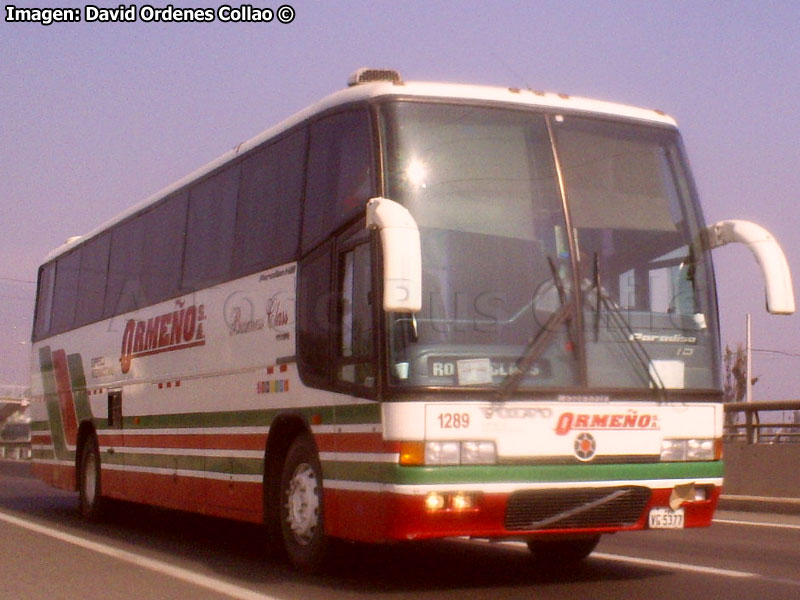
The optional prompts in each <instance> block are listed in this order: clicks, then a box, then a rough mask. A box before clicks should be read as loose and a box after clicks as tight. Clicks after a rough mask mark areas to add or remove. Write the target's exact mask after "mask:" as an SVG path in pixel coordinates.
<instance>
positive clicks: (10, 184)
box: [0, 0, 800, 400]
mask: <svg viewBox="0 0 800 600" xmlns="http://www.w3.org/2000/svg"><path fill="white" fill-rule="evenodd" d="M47 2H48V0H37V2H25V1H19V2H16V3H15V4H16V6H18V7H39V8H44V7H56V6H60V7H78V8H81V9H83V7H84V6H85V5H86V4H88V2H86V3H82V2H74V3H70V2H58V1H56V0H52V3H50V4H48V3H47ZM5 4H6V3H4V6H5ZM94 4H95V5H98V6H109V7H116V6H118V3H103V2H98V1H96V2H94ZM145 4H146V3H145V2H139V3H137V4H136V5H135V6H136V8H137V9H139V8H141V7H142V6H144V5H145ZM151 4H152V5H153V6H157V7H163V6H166V4H167V3H165V2H163V1H153V2H152V3H151ZM223 4H224V1H221V2H191V0H175V1H174V2H172V5H173V6H175V7H196V6H205V7H211V8H214V9H216V8H218V7H220V6H222V5H223ZM231 4H232V5H233V6H235V7H238V6H240V4H242V2H232V3H231ZM250 4H252V5H254V6H256V7H263V8H271V9H272V10H273V11H277V10H278V8H279V7H280V6H282V0H276V1H272V0H268V1H266V2H264V1H259V0H252V1H251V2H250ZM283 4H288V5H289V6H291V7H292V8H293V9H294V19H293V20H292V22H291V23H288V24H283V23H279V22H278V21H277V19H275V20H273V21H272V22H268V23H230V22H229V23H224V22H220V21H219V20H215V21H214V22H212V23H175V22H171V23H155V22H149V23H148V22H141V21H138V22H135V23H99V22H96V23H87V22H80V23H54V24H52V25H49V26H43V25H40V24H37V23H9V22H5V20H4V19H0V223H2V234H0V383H24V382H25V381H26V379H27V377H28V366H27V365H28V361H29V353H30V322H31V315H32V311H33V298H34V295H35V285H34V284H33V283H32V282H33V281H34V280H35V279H36V273H37V268H38V264H39V263H40V262H41V260H42V259H43V257H44V256H45V255H46V254H47V253H48V252H49V251H50V250H51V249H53V248H54V247H56V246H58V245H60V244H61V243H63V242H64V241H65V240H66V239H67V238H68V237H70V236H73V235H79V234H81V233H85V232H86V231H89V230H90V229H93V228H94V227H95V226H97V225H99V224H100V223H102V222H104V221H106V220H107V219H109V218H111V217H113V216H114V215H115V214H117V213H119V212H121V211H122V210H124V209H125V208H127V207H129V206H131V205H132V204H134V203H136V202H138V201H140V200H142V199H143V198H145V197H147V196H149V195H150V194H152V193H154V192H156V191H158V190H160V189H161V188H163V187H165V186H167V185H168V184H170V183H172V182H173V181H176V180H178V179H180V178H182V177H183V176H185V175H186V174H188V173H190V172H191V171H193V170H195V169H196V168H197V167H199V166H202V165H203V164H205V163H207V162H209V161H211V160H212V159H214V158H216V157H217V156H219V155H221V154H223V153H225V152H226V151H228V150H229V149H231V148H233V147H235V146H237V145H238V144H239V143H240V142H242V141H244V140H247V139H249V138H251V137H253V136H254V135H256V134H257V133H260V132H261V131H263V130H264V129H266V128H268V127H270V126H271V125H274V124H276V123H278V122H279V121H281V120H283V119H284V118H286V117H288V116H290V115H291V114H293V113H294V112H296V111H299V110H301V109H302V108H304V107H306V106H308V105H309V104H311V103H313V102H315V101H316V100H318V99H321V98H322V97H324V96H326V95H328V94H329V93H332V92H334V91H336V90H338V89H340V88H342V87H344V86H345V83H346V79H347V76H348V75H349V74H350V73H351V72H352V71H354V70H355V69H356V68H358V67H362V66H373V67H387V68H394V69H397V70H398V71H400V72H401V74H402V76H403V77H404V79H407V80H426V81H448V82H461V83H475V84H487V85H500V86H514V87H530V88H533V89H537V90H547V91H552V92H563V93H569V94H572V95H578V96H586V97H591V98H598V99H602V100H611V101H615V102H621V103H625V104H633V105H637V106H643V107H647V108H658V109H662V110H664V111H666V112H667V113H669V114H670V115H672V116H673V117H675V118H676V119H677V121H678V124H679V126H680V128H681V131H682V135H683V138H684V142H685V144H686V147H687V150H688V154H689V158H690V162H691V166H692V170H693V174H694V177H695V180H696V182H697V185H698V188H699V191H700V196H701V201H702V203H703V209H704V213H705V217H706V220H707V221H708V222H709V223H712V222H715V221H717V220H720V219H725V218H742V219H748V220H752V221H755V222H757V223H759V224H761V225H762V226H764V227H766V228H767V229H768V230H770V231H771V232H772V233H773V234H774V235H775V237H776V238H777V239H778V240H779V242H780V243H781V244H782V246H783V248H784V250H785V252H786V254H787V257H788V260H789V265H790V267H791V269H792V271H793V273H794V274H795V281H796V282H800V231H798V227H799V226H800V112H798V109H797V107H798V105H800V2H797V0H783V1H771V0H762V1H760V2H752V1H736V0H719V1H703V0H692V1H667V0H660V1H659V0H648V1H646V0H617V1H609V0H586V1H583V0H556V1H551V0H537V1H511V0H498V1H496V2H491V3H489V2H486V1H485V0H482V1H473V0H463V1H444V0H425V1H418V0H409V1H397V0H394V1H392V0H368V1H361V0H341V1H338V2H333V1H313V0H288V1H287V2H283ZM125 6H126V7H128V6H131V4H130V3H127V4H125ZM3 16H4V17H5V16H6V15H3ZM714 264H715V271H716V278H717V286H718V291H719V301H720V316H721V329H722V337H723V343H724V344H729V345H731V346H735V345H736V344H738V343H743V342H744V338H745V334H744V332H745V314H746V313H751V314H752V322H753V325H752V329H753V347H754V348H755V350H756V351H755V352H754V354H753V372H754V375H756V376H758V377H759V380H758V383H757V384H756V385H755V387H754V399H756V400H788V399H797V398H800V316H797V315H795V316H788V317H787V316H770V315H768V314H767V313H766V311H765V309H764V291H763V285H762V281H761V275H760V271H759V269H758V267H757V265H756V262H755V260H754V259H753V258H752V256H751V255H750V254H749V252H748V250H747V249H746V248H744V247H743V246H727V247H724V248H720V249H718V250H716V251H715V256H714Z"/></svg>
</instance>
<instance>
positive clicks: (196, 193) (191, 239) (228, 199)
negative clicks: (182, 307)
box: [183, 165, 239, 290]
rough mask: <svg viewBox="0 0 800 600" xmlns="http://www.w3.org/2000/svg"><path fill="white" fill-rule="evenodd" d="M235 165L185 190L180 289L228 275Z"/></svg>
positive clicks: (233, 212)
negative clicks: (183, 240)
mask: <svg viewBox="0 0 800 600" xmlns="http://www.w3.org/2000/svg"><path fill="white" fill-rule="evenodd" d="M238 184H239V166H238V165H236V166H234V167H232V168H228V169H226V170H224V171H221V172H220V173H217V174H216V175H214V176H213V177H211V178H210V179H206V180H205V181H203V182H202V183H200V184H198V185H196V186H195V187H193V188H192V189H191V191H190V193H189V218H188V222H187V231H186V254H185V256H184V265H183V288H184V290H197V289H201V288H203V287H206V286H208V285H213V284H214V283H217V282H219V281H223V280H224V279H226V278H228V277H230V275H231V266H232V265H231V263H232V260H231V259H232V257H233V230H234V225H235V223H236V196H237V188H238Z"/></svg>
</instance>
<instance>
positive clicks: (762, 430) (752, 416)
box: [725, 400, 800, 444]
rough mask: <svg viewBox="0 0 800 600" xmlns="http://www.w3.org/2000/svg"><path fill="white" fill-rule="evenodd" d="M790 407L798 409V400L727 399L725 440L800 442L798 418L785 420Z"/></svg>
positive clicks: (752, 442)
mask: <svg viewBox="0 0 800 600" xmlns="http://www.w3.org/2000/svg"><path fill="white" fill-rule="evenodd" d="M793 411H800V400H787V401H780V402H729V403H726V404H725V441H726V442H746V443H748V444H784V443H796V444H800V422H796V421H795V422H787V421H786V420H785V417H786V415H787V413H789V412H793ZM763 413H768V414H763ZM779 417H782V419H781V420H780V421H779V420H778V418H779Z"/></svg>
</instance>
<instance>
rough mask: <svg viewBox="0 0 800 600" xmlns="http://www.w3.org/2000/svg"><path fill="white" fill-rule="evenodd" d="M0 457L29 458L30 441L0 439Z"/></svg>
mask: <svg viewBox="0 0 800 600" xmlns="http://www.w3.org/2000/svg"><path fill="white" fill-rule="evenodd" d="M0 458H10V459H13V460H30V458H31V443H30V441H14V442H10V441H0Z"/></svg>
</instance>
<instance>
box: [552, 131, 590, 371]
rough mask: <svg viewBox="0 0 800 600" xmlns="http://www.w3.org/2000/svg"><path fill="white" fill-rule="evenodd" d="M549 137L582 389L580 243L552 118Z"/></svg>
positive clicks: (582, 335)
mask: <svg viewBox="0 0 800 600" xmlns="http://www.w3.org/2000/svg"><path fill="white" fill-rule="evenodd" d="M546 124H547V135H548V137H549V138H550V147H551V150H552V153H553V165H554V167H555V172H556V181H557V183H558V194H559V196H560V198H561V206H562V210H563V211H564V221H565V224H566V229H567V231H566V234H567V245H568V247H569V259H570V267H571V268H570V271H571V279H572V290H573V294H572V299H571V302H574V303H575V304H574V306H575V310H574V311H573V314H572V316H571V317H570V321H569V322H568V323H567V326H568V327H570V329H571V331H572V337H573V339H574V341H575V348H574V352H575V355H576V359H577V361H578V377H579V380H580V385H581V387H586V386H588V384H589V376H588V365H587V363H586V345H585V343H584V336H585V333H584V328H583V310H582V307H581V304H582V302H581V294H580V289H581V282H580V268H579V265H578V260H579V254H578V250H577V248H578V242H577V240H576V239H575V229H574V228H573V226H572V218H571V217H570V213H569V202H568V200H567V189H566V185H565V182H564V173H563V171H562V169H561V161H560V160H559V158H558V146H557V145H556V140H555V135H554V134H553V123H552V116H548V117H547V118H546Z"/></svg>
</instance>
